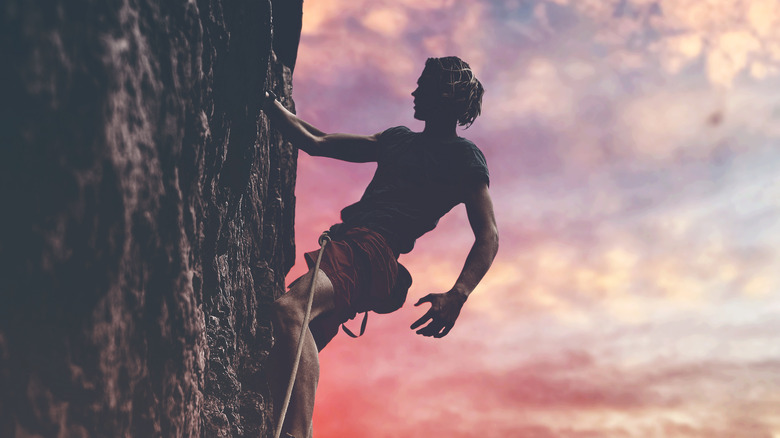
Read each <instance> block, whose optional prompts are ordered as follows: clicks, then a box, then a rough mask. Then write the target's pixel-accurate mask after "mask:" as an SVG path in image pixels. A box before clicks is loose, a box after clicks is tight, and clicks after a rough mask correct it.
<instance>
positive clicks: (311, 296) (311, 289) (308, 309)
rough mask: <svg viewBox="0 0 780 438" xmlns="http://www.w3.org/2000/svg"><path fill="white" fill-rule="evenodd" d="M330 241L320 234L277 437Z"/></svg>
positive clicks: (277, 432) (326, 234)
mask: <svg viewBox="0 0 780 438" xmlns="http://www.w3.org/2000/svg"><path fill="white" fill-rule="evenodd" d="M328 242H330V237H329V236H328V233H327V231H326V232H324V233H322V235H320V238H319V241H318V243H319V244H320V251H319V253H318V254H317V261H316V262H315V263H314V270H313V271H312V275H311V285H310V286H309V300H308V301H307V303H306V313H305V314H304V315H303V323H302V324H301V332H300V334H299V335H298V348H297V350H296V352H295V360H294V361H293V368H292V373H291V374H290V383H288V384H287V393H286V394H285V395H284V403H282V412H281V416H280V417H279V423H277V425H276V433H275V434H274V437H275V438H279V437H280V436H281V434H282V426H283V425H284V417H285V416H286V415H287V408H288V407H289V406H290V397H291V396H292V390H293V386H294V385H295V377H296V376H297V375H298V364H299V363H300V362H301V353H302V352H303V338H304V335H305V334H306V326H308V325H309V318H310V317H311V306H312V303H313V302H314V282H315V280H316V278H317V272H319V270H320V261H322V253H323V252H325V245H327V244H328Z"/></svg>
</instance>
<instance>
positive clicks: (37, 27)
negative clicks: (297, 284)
mask: <svg viewBox="0 0 780 438" xmlns="http://www.w3.org/2000/svg"><path fill="white" fill-rule="evenodd" d="M272 3H273V4H272ZM274 6H276V7H274ZM300 20H301V2H300V0H285V1H282V0H279V1H276V0H274V1H270V0H231V1H227V0H191V1H186V0H166V1H154V0H51V1H44V0H5V1H4V2H3V4H2V6H0V39H1V42H0V44H2V55H3V62H2V63H0V72H2V73H1V76H0V90H1V91H0V92H1V93H2V117H0V136H1V137H0V138H2V142H1V143H0V178H1V179H0V182H1V183H2V185H1V186H0V199H2V202H3V204H4V208H3V210H4V213H3V214H2V215H0V216H1V217H2V219H0V220H1V221H2V222H1V225H0V272H1V273H2V275H0V291H1V292H0V436H3V437H28V436H44V437H87V436H89V437H128V436H132V437H188V436H204V437H228V436H232V437H244V436H247V437H248V436H252V437H261V436H271V435H272V431H273V424H272V421H271V418H272V411H271V410H272V408H271V405H270V399H269V397H268V387H267V382H266V380H265V376H264V374H263V365H264V359H265V358H266V357H267V355H268V351H269V349H270V347H271V344H272V337H271V332H270V328H269V324H268V322H267V321H268V318H267V315H265V314H264V310H265V309H267V307H268V306H267V305H268V304H269V303H270V302H271V301H272V300H273V298H274V297H275V296H278V295H279V294H280V293H282V291H283V288H284V277H285V274H286V273H287V272H288V270H289V269H290V267H291V264H292V263H293V260H294V246H293V218H294V196H293V188H294V183H295V163H296V153H295V151H294V150H293V149H292V147H291V146H290V145H287V144H284V143H283V142H282V140H281V139H280V138H279V137H278V136H277V135H276V134H274V133H273V132H271V131H269V126H268V122H267V120H266V119H265V117H264V116H263V115H262V113H261V111H260V104H261V99H262V96H263V90H264V89H265V88H266V87H268V88H270V89H273V90H274V91H275V92H276V93H277V94H278V95H280V96H284V97H285V98H286V102H288V103H289V105H290V106H292V100H291V94H290V93H291V69H292V68H293V67H294V63H295V57H296V52H297V44H298V38H299V35H300ZM274 29H276V31H274Z"/></svg>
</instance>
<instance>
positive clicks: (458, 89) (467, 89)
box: [425, 56, 485, 128]
mask: <svg viewBox="0 0 780 438" xmlns="http://www.w3.org/2000/svg"><path fill="white" fill-rule="evenodd" d="M425 69H426V70H428V69H430V71H431V73H434V74H436V75H437V76H438V77H439V83H440V84H441V87H442V96H443V97H444V98H445V99H449V100H450V101H451V102H452V104H453V105H454V106H455V109H456V111H457V114H458V125H460V126H466V128H468V127H469V126H471V125H472V124H473V123H474V120H475V119H476V118H477V116H479V115H480V114H481V113H482V95H483V94H485V89H484V88H483V87H482V83H481V82H479V80H477V78H476V76H474V72H473V71H472V70H471V67H470V66H469V65H468V64H467V63H466V62H465V61H463V60H462V59H460V58H458V57H457V56H447V57H443V58H428V60H427V61H425Z"/></svg>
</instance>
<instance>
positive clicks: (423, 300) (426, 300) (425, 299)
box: [414, 294, 433, 306]
mask: <svg viewBox="0 0 780 438" xmlns="http://www.w3.org/2000/svg"><path fill="white" fill-rule="evenodd" d="M432 300H433V294H428V295H426V296H424V297H422V298H420V299H419V301H417V303H415V304H414V305H415V306H419V305H420V304H422V303H431V302H433V301H432Z"/></svg>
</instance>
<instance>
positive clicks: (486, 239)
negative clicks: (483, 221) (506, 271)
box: [477, 225, 499, 258]
mask: <svg viewBox="0 0 780 438" xmlns="http://www.w3.org/2000/svg"><path fill="white" fill-rule="evenodd" d="M498 240H499V239H498V228H497V227H496V226H495V225H491V226H489V227H485V228H484V229H483V230H482V232H481V233H479V234H478V235H477V244H478V245H480V246H484V247H486V248H488V250H489V251H490V256H491V258H493V257H495V256H496V254H497V253H498Z"/></svg>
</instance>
